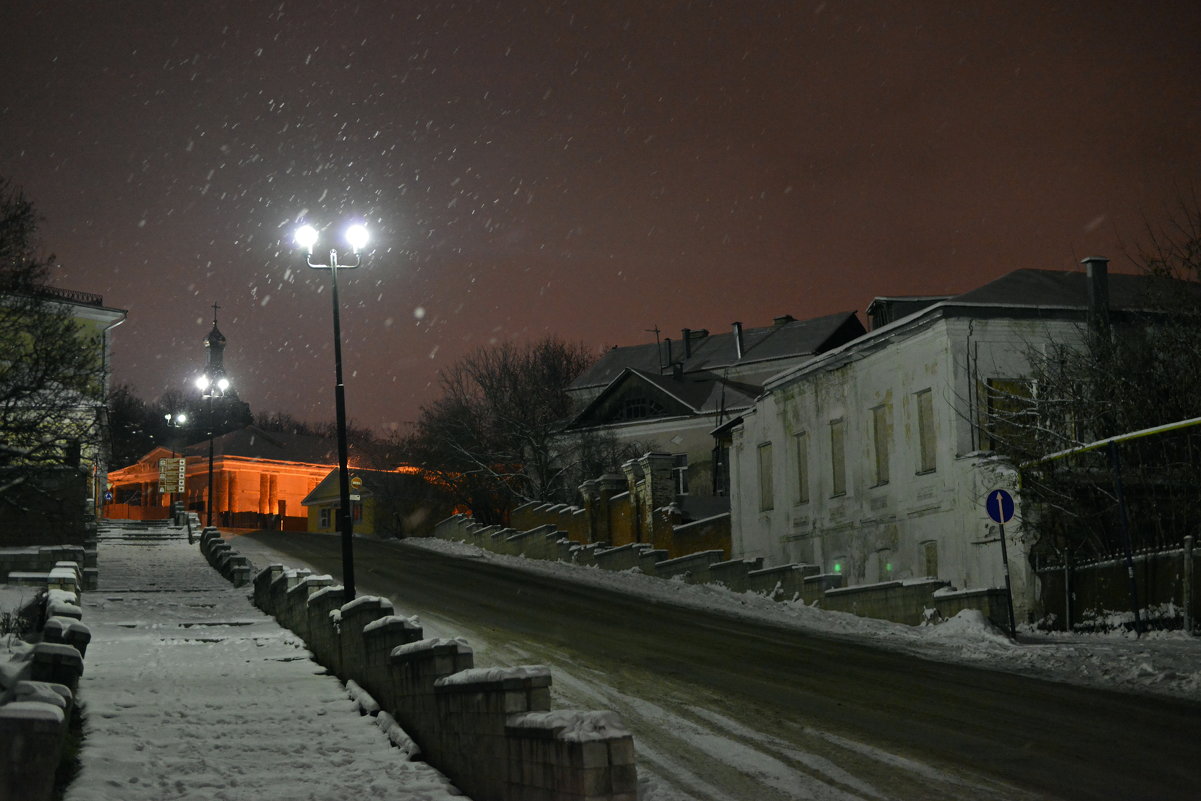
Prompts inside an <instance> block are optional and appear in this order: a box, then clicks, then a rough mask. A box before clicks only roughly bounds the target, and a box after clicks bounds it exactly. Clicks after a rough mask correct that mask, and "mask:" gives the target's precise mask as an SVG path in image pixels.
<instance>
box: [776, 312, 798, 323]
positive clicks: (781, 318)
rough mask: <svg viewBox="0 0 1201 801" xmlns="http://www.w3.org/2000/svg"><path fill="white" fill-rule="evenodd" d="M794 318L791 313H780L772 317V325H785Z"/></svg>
mask: <svg viewBox="0 0 1201 801" xmlns="http://www.w3.org/2000/svg"><path fill="white" fill-rule="evenodd" d="M795 320H796V318H795V317H793V316H792V315H791V314H781V315H780V316H779V317H773V318H772V321H771V323H772V325H786V324H788V323H791V322H794V321H795Z"/></svg>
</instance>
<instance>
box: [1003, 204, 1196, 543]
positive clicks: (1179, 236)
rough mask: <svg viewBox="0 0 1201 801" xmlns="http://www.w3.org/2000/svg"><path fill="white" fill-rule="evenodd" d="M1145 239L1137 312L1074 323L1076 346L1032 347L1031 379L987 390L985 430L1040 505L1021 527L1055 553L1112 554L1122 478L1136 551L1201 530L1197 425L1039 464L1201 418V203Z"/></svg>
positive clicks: (1184, 207)
mask: <svg viewBox="0 0 1201 801" xmlns="http://www.w3.org/2000/svg"><path fill="white" fill-rule="evenodd" d="M1148 233H1149V236H1148V242H1149V244H1148V245H1147V246H1145V247H1144V248H1141V249H1139V251H1138V253H1137V255H1136V256H1135V260H1136V263H1137V264H1138V265H1139V266H1140V267H1141V269H1142V271H1143V273H1144V275H1145V276H1146V277H1147V281H1146V287H1147V296H1146V299H1145V301H1144V302H1143V303H1142V304H1140V306H1142V308H1143V310H1142V311H1138V312H1132V311H1125V312H1116V311H1115V312H1114V313H1112V314H1111V315H1110V317H1109V318H1108V320H1106V319H1095V320H1093V321H1092V322H1091V324H1089V325H1087V326H1086V325H1083V324H1082V325H1081V330H1080V337H1079V341H1078V343H1076V344H1067V343H1063V342H1058V343H1051V344H1049V345H1046V346H1044V347H1042V348H1039V349H1031V350H1030V351H1029V353H1028V357H1029V360H1030V364H1031V367H1032V374H1031V377H1030V380H1029V381H1025V382H1020V383H1011V384H1008V385H1002V386H989V387H986V388H984V392H983V398H984V400H985V403H986V404H987V406H988V412H989V413H988V415H987V422H986V423H985V431H984V434H985V436H986V438H987V439H988V440H990V441H991V442H992V443H993V446H994V447H995V448H996V450H998V451H999V452H1001V453H1003V454H1004V455H1006V456H1008V457H1009V458H1011V459H1012V460H1013V461H1014V462H1015V463H1017V464H1023V463H1024V464H1026V465H1027V467H1026V468H1025V469H1023V471H1022V492H1023V496H1024V498H1025V499H1026V501H1027V502H1033V506H1032V509H1035V510H1037V513H1036V514H1035V515H1032V516H1031V518H1030V519H1028V520H1027V527H1031V526H1033V527H1034V528H1035V529H1036V530H1037V532H1038V534H1039V538H1040V548H1042V549H1048V550H1052V551H1055V552H1058V553H1059V554H1060V555H1061V556H1062V555H1072V556H1073V557H1075V558H1080V557H1083V556H1101V555H1106V554H1112V553H1114V552H1115V551H1117V550H1118V549H1119V544H1120V540H1121V536H1122V535H1121V531H1120V526H1121V523H1120V520H1121V518H1120V516H1119V510H1118V509H1117V500H1118V499H1117V492H1116V484H1115V477H1116V476H1119V475H1120V477H1121V480H1122V484H1123V487H1124V500H1125V502H1126V506H1127V508H1128V514H1127V518H1128V519H1129V520H1130V521H1132V523H1133V524H1132V525H1131V526H1130V535H1131V539H1132V540H1133V545H1134V547H1135V548H1138V547H1162V546H1168V545H1177V544H1179V542H1180V539H1181V538H1182V537H1183V536H1184V535H1185V534H1189V533H1195V531H1196V529H1197V527H1198V525H1201V513H1199V512H1198V510H1197V504H1196V498H1195V495H1196V491H1195V488H1196V487H1197V486H1198V485H1199V483H1201V427H1191V428H1185V429H1181V430H1178V431H1173V432H1170V433H1165V434H1162V435H1156V436H1148V437H1142V438H1138V439H1132V440H1129V441H1123V442H1122V443H1121V444H1120V445H1114V446H1113V449H1116V451H1115V450H1113V449H1111V448H1110V447H1109V446H1106V447H1105V448H1098V449H1097V450H1094V451H1090V452H1085V453H1078V454H1074V455H1072V456H1069V457H1064V458H1055V459H1050V460H1046V459H1045V457H1047V456H1048V455H1051V454H1057V453H1061V452H1063V451H1069V450H1072V449H1075V448H1080V447H1082V446H1085V445H1087V444H1088V443H1094V442H1098V441H1102V440H1106V439H1108V438H1112V437H1118V436H1122V435H1126V434H1129V433H1131V432H1138V431H1143V430H1146V429H1154V428H1156V427H1159V426H1164V425H1166V424H1169V423H1175V422H1178V421H1182V420H1187V419H1190V418H1194V417H1197V416H1198V415H1199V414H1201V406H1199V405H1198V403H1197V398H1198V397H1201V348H1199V347H1198V344H1197V343H1198V342H1201V284H1198V279H1201V207H1199V206H1197V205H1195V204H1194V205H1192V206H1188V205H1187V204H1186V205H1182V206H1181V209H1180V211H1179V213H1178V214H1177V215H1176V216H1175V217H1174V218H1173V219H1172V220H1170V221H1169V223H1168V225H1167V226H1165V227H1164V228H1161V229H1158V230H1151V229H1148ZM1115 459H1116V463H1115V461H1114V460H1115ZM1116 467H1120V471H1118V470H1116V469H1115V468H1116Z"/></svg>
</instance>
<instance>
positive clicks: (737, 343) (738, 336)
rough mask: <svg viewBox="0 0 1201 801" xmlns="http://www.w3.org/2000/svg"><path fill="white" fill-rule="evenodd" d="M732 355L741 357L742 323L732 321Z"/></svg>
mask: <svg viewBox="0 0 1201 801" xmlns="http://www.w3.org/2000/svg"><path fill="white" fill-rule="evenodd" d="M734 355H735V358H738V359H741V358H742V323H734Z"/></svg>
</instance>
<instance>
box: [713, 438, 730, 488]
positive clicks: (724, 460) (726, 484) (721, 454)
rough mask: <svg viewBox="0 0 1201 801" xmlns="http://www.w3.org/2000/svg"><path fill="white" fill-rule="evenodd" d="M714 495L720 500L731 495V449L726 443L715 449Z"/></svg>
mask: <svg viewBox="0 0 1201 801" xmlns="http://www.w3.org/2000/svg"><path fill="white" fill-rule="evenodd" d="M713 494H714V495H715V496H717V497H719V498H722V497H725V496H727V495H729V494H730V449H729V447H727V446H726V445H725V444H724V443H719V444H718V445H717V446H715V447H714V448H713Z"/></svg>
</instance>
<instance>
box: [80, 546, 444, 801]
mask: <svg viewBox="0 0 1201 801" xmlns="http://www.w3.org/2000/svg"><path fill="white" fill-rule="evenodd" d="M99 562H100V588H99V589H98V590H95V591H91V592H87V593H85V594H84V597H83V611H84V618H83V619H84V622H85V623H86V624H87V626H88V627H89V628H90V629H91V631H92V641H91V644H90V646H89V648H88V652H87V658H86V660H85V672H84V675H83V678H82V679H81V681H80V687H79V700H80V702H81V704H82V705H83V707H84V709H85V732H86V737H85V740H84V745H83V750H82V754H81V763H82V764H81V771H80V774H79V775H78V776H77V777H76V779H75V780H74V782H73V783H72V784H71V786H70V787H69V788H68V791H67V794H66V799H67V801H169V799H198V800H199V801H206V800H207V799H213V800H216V799H221V800H222V801H235V800H237V799H264V800H269V801H274V800H275V799H288V801H294V800H295V799H313V800H314V801H330V799H366V798H371V799H390V800H391V801H451V799H452V798H453V797H454V796H452V794H451V792H450V790H449V788H448V785H447V781H446V779H445V778H444V777H443V776H442V775H441V774H439V773H438V772H437V771H435V770H433V769H432V768H430V767H429V766H428V765H425V764H424V763H414V762H407V761H405V760H404V758H403V757H402V756H401V755H400V753H399V751H397V750H396V749H393V748H391V746H390V744H389V742H388V739H387V737H386V736H385V735H384V733H383V732H382V731H381V730H380V729H378V728H377V727H376V726H374V725H372V724H371V720H372V719H371V718H366V717H360V716H359V714H358V711H357V709H356V708H355V706H354V704H353V703H351V702H350V701H349V700H348V698H347V696H346V693H345V691H344V689H343V687H342V685H341V683H340V682H339V681H338V680H337V679H336V678H334V677H332V676H329V675H323V673H322V671H321V669H320V668H319V667H318V666H317V665H316V664H315V663H313V662H312V661H311V660H310V659H309V655H308V652H307V651H306V650H305V648H304V645H303V643H301V642H300V641H299V639H298V638H297V637H295V636H294V635H293V634H291V632H288V631H286V630H284V629H281V628H280V627H279V625H278V624H276V623H275V621H274V620H272V619H271V618H269V617H266V616H265V615H263V614H262V613H261V612H259V611H258V610H256V609H255V608H254V607H253V606H252V605H251V604H250V603H249V601H248V600H247V598H246V591H245V590H244V589H235V588H233V587H231V586H230V585H229V583H228V582H226V581H225V580H224V579H223V578H221V576H220V575H218V574H217V572H216V571H214V570H213V569H212V568H210V567H209V566H208V564H207V563H206V562H205V561H204V558H203V557H202V556H201V555H200V554H199V552H198V551H197V547H196V546H195V545H188V543H187V541H186V540H180V539H150V538H145V537H138V538H131V539H128V540H126V539H123V538H122V537H121V531H120V529H119V528H115V527H114V528H112V529H110V530H109V531H108V532H106V536H104V537H103V538H102V540H101V542H100V547H99ZM459 797H460V798H461V796H459Z"/></svg>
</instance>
